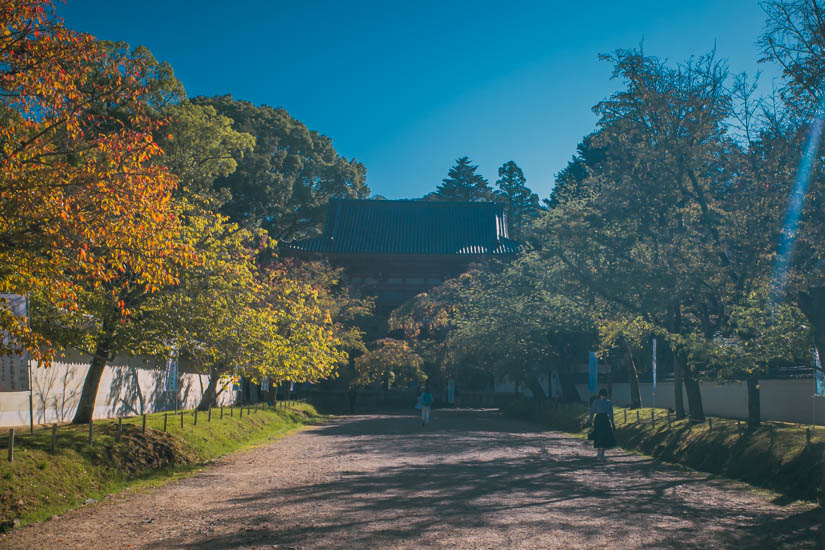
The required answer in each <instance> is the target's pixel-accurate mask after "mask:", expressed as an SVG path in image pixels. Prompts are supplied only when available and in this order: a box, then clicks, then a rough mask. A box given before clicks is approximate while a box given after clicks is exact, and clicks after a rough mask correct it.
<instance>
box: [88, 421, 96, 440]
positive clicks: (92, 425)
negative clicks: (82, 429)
mask: <svg viewBox="0 0 825 550" xmlns="http://www.w3.org/2000/svg"><path fill="white" fill-rule="evenodd" d="M94 433H95V423H94V420H89V445H91V444H92V441H93V439H94Z"/></svg>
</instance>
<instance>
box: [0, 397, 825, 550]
mask: <svg viewBox="0 0 825 550" xmlns="http://www.w3.org/2000/svg"><path fill="white" fill-rule="evenodd" d="M820 513H821V512H820V511H818V510H815V509H813V508H811V507H810V506H805V505H781V504H777V503H772V502H771V500H770V497H769V496H766V495H764V494H762V493H757V492H754V491H753V490H751V489H750V488H749V487H748V486H746V485H743V484H739V483H733V482H729V481H724V480H715V479H712V478H710V477H709V476H707V475H702V474H696V473H690V472H685V471H682V470H680V469H678V468H675V467H671V466H667V465H662V464H658V463H656V462H654V461H652V460H649V459H647V458H644V457H638V456H634V455H630V454H627V453H624V452H621V451H613V452H612V454H611V455H610V456H609V458H608V460H607V461H606V463H604V464H602V463H598V462H596V461H595V460H594V458H593V451H592V449H591V448H589V447H587V444H586V442H584V441H582V440H579V439H574V438H570V437H568V436H565V435H563V434H559V433H554V432H545V431H542V430H541V429H539V428H538V427H537V426H535V425H533V424H529V423H525V422H520V421H516V420H510V419H505V418H503V417H501V416H500V415H499V414H498V413H496V412H494V411H435V413H434V420H433V423H432V425H430V426H428V427H422V426H421V425H420V424H419V423H418V422H417V421H416V419H415V418H414V417H413V416H411V415H407V416H403V415H368V416H353V417H349V418H341V419H337V420H334V421H332V422H331V423H330V424H328V425H325V426H323V427H319V428H314V429H310V430H306V431H303V432H299V433H297V434H294V435H292V436H289V437H287V438H284V439H281V440H279V441H276V442H273V443H272V444H270V445H268V446H266V447H261V448H257V449H254V450H252V451H249V452H243V453H237V454H234V455H231V456H229V457H226V458H224V459H222V460H220V461H218V462H217V463H216V464H215V465H213V466H210V467H209V468H207V469H206V470H204V471H203V472H201V473H199V474H197V475H195V476H193V477H191V478H188V479H185V480H182V481H179V482H176V483H172V484H169V485H167V486H165V487H163V488H160V489H155V490H151V491H142V492H139V493H136V494H127V495H125V496H119V497H113V498H110V499H107V500H106V501H105V502H102V503H98V504H93V505H89V506H85V507H83V508H81V509H79V510H76V511H74V512H71V513H68V514H66V515H65V516H63V517H61V518H59V519H53V520H50V521H47V522H44V523H41V524H39V525H33V526H29V527H26V528H24V529H19V530H16V531H13V532H11V533H9V534H6V535H5V536H2V537H0V547H2V548H9V549H18V548H61V549H62V548H82V549H85V550H92V549H98V548H101V549H109V548H141V549H193V550H194V549H206V548H208V549H224V548H296V549H297V548H300V549H309V548H410V549H412V548H491V549H496V550H500V549H507V548H531V549H532V548H565V549H568V548H616V549H626V548H749V549H750V548H770V549H774V548H789V549H790V548H794V549H800V548H814V547H815V542H814V540H815V536H816V532H815V530H816V529H817V525H818V521H819V515H820Z"/></svg>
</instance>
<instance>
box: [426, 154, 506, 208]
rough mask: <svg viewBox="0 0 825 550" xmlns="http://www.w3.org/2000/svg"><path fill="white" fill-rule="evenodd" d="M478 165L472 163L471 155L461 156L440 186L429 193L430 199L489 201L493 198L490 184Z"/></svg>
mask: <svg viewBox="0 0 825 550" xmlns="http://www.w3.org/2000/svg"><path fill="white" fill-rule="evenodd" d="M477 169H478V165H473V164H471V161H470V158H469V157H461V158H460V159H458V160H456V161H455V166H453V167H452V168H450V171H449V172H448V175H447V177H446V178H444V179H443V180H441V184H440V185H439V186H438V188H437V189H436V190H435V191H434V192H432V193H430V194H429V195H427V196H426V197H425V198H426V199H428V200H437V201H462V202H464V201H489V200H492V198H493V190H492V189H491V188H490V184H489V183H487V180H486V179H485V178H484V176H482V175H481V174H477V173H476V170H477Z"/></svg>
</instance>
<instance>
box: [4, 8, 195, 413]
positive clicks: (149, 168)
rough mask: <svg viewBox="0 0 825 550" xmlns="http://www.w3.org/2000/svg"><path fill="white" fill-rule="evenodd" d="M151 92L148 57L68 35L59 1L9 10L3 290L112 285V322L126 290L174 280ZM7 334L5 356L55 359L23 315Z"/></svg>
mask: <svg viewBox="0 0 825 550" xmlns="http://www.w3.org/2000/svg"><path fill="white" fill-rule="evenodd" d="M148 93H149V90H148V87H147V84H146V82H145V75H144V63H143V60H142V59H141V58H139V57H134V56H131V57H130V56H127V55H119V54H117V52H115V53H114V54H113V52H112V51H111V50H108V51H107V50H106V49H105V48H104V46H103V45H101V44H99V43H98V42H96V41H95V39H94V38H93V37H92V36H90V35H87V34H82V33H77V32H74V31H71V30H68V29H67V28H65V26H64V25H63V24H62V22H61V21H60V20H58V19H57V18H56V17H55V16H54V14H53V6H52V5H51V3H50V2H47V1H43V0H7V1H5V2H3V3H2V5H0V290H2V291H3V292H11V293H19V294H36V295H38V296H39V297H40V298H41V299H43V300H45V301H46V302H48V303H50V304H52V305H54V306H55V307H56V308H57V309H59V310H62V311H67V312H71V311H77V310H78V297H79V294H80V293H82V292H84V291H88V289H90V288H99V287H101V286H105V287H106V288H107V289H108V290H109V292H110V294H111V299H112V301H113V303H115V304H116V305H117V306H118V309H119V311H118V313H117V315H116V316H113V317H114V318H112V319H107V320H106V322H109V323H117V322H121V318H124V317H126V316H128V313H129V312H128V311H127V309H128V308H127V306H126V301H127V298H128V296H130V295H131V294H133V293H134V292H136V291H139V292H145V291H149V292H151V291H153V290H154V289H156V288H158V287H160V286H162V285H164V284H172V283H174V282H175V280H176V278H177V276H176V269H177V267H178V266H179V263H180V261H181V260H185V259H186V258H187V257H188V254H187V251H186V249H185V247H182V246H181V245H179V244H176V243H178V242H180V241H179V239H178V238H177V236H178V234H179V231H180V221H179V219H178V216H177V215H176V213H175V208H174V206H173V203H172V201H171V192H172V190H173V189H174V188H175V185H176V178H175V177H174V176H173V175H172V174H171V173H170V172H169V171H168V170H167V169H166V168H164V167H163V166H162V165H161V164H159V163H157V162H155V160H156V158H157V157H158V156H159V155H161V154H162V151H161V149H160V147H159V146H158V145H157V143H156V142H155V140H154V138H153V133H155V132H157V131H158V130H159V127H160V126H159V124H161V122H159V121H157V120H155V119H153V118H152V117H151V116H150V115H149V113H147V106H146V102H145V101H143V99H144V96H145V95H146V94H148ZM3 309H5V308H2V307H0V310H3ZM0 329H2V330H5V331H6V332H7V333H9V334H10V335H11V342H10V345H9V347H6V348H0V352H3V353H9V352H10V351H11V349H10V348H13V347H23V348H25V349H27V350H28V351H29V352H30V353H31V354H32V356H33V357H34V358H36V359H38V360H41V361H46V362H48V360H49V359H50V352H48V351H45V352H44V351H43V350H49V349H50V346H49V342H48V340H46V339H45V338H44V337H42V336H41V335H38V334H36V333H34V332H33V331H32V330H31V329H29V328H28V327H27V326H26V324H25V322H24V320H23V319H20V318H15V317H13V316H11V315H0ZM99 348H100V349H98V350H96V352H95V358H94V359H93V361H92V365H91V369H90V371H89V375H88V377H87V381H86V385H88V386H90V387H89V388H86V387H85V386H84V390H83V393H84V396H83V397H81V404H80V408H79V409H78V416H76V418H75V421H78V420H80V421H83V420H88V419H89V418H91V414H92V408H93V404H94V395H95V394H96V393H97V386H98V385H99V381H100V374H102V371H103V366H105V358H106V357H107V356H108V353H107V351H106V349H105V348H106V343H105V342H101V343H100V346H99ZM96 363H99V364H96ZM95 378H96V380H95ZM87 394H90V395H91V407H90V406H89V405H90V404H89V403H86V402H85V401H84V397H86V398H87V399H86V401H88V396H87ZM84 403H85V405H84Z"/></svg>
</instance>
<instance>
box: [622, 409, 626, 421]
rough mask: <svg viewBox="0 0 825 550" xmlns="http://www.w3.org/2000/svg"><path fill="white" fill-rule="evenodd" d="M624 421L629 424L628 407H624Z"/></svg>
mask: <svg viewBox="0 0 825 550" xmlns="http://www.w3.org/2000/svg"><path fill="white" fill-rule="evenodd" d="M622 412H624V423H625V424H627V409H624V411H622Z"/></svg>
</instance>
